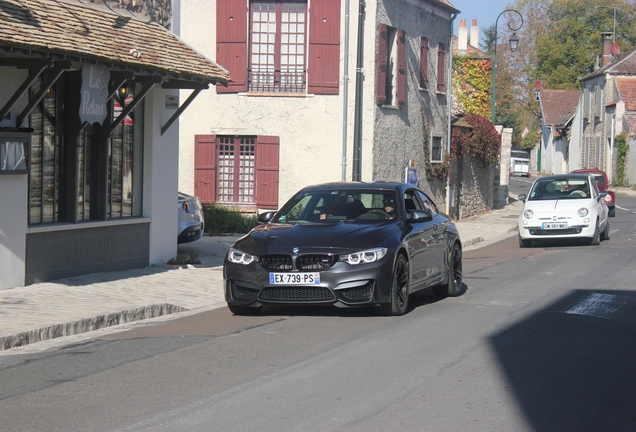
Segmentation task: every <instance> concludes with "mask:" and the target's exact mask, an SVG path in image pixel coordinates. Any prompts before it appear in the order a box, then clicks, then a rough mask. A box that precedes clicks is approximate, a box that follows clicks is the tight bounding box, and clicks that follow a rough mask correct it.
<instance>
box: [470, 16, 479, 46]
mask: <svg viewBox="0 0 636 432" xmlns="http://www.w3.org/2000/svg"><path fill="white" fill-rule="evenodd" d="M470 45H471V46H473V47H475V48H477V49H479V27H478V26H477V20H476V19H474V20H473V25H472V27H471V28H470Z"/></svg>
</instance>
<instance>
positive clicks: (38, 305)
mask: <svg viewBox="0 0 636 432" xmlns="http://www.w3.org/2000/svg"><path fill="white" fill-rule="evenodd" d="M634 193H635V194H636V192H634ZM521 207H522V203H521V202H519V201H514V202H513V203H511V204H510V205H508V206H507V207H506V208H505V209H502V210H495V211H493V212H490V213H487V214H483V215H480V216H478V217H473V218H468V219H466V220H462V221H459V222H456V226H457V228H458V230H459V233H460V236H461V238H462V243H463V245H464V250H466V251H467V250H471V249H476V248H479V247H483V246H486V245H488V244H491V243H494V242H497V241H499V240H502V239H504V238H506V237H510V236H512V235H515V232H516V227H517V216H518V215H519V213H520V211H521ZM238 237H239V236H211V237H208V236H206V237H204V238H202V239H201V240H198V241H195V242H192V243H186V244H183V245H179V248H178V249H179V252H180V253H182V252H193V253H196V254H197V255H198V258H199V259H200V260H201V263H202V265H201V266H197V267H192V268H184V269H172V268H168V267H167V266H165V268H164V267H163V266H159V267H154V266H153V267H146V268H141V269H134V270H127V271H120V272H111V273H96V274H90V275H84V276H78V277H72V278H67V279H61V280H57V281H53V282H45V283H38V284H34V285H29V286H26V287H18V288H13V289H7V290H0V353H3V352H4V353H5V354H9V353H11V352H15V353H16V354H17V353H18V352H21V351H23V350H24V349H25V348H28V347H30V348H32V349H35V350H41V349H46V348H49V347H50V346H55V344H54V343H53V342H54V340H55V339H56V338H60V337H74V338H76V339H77V340H82V338H83V339H89V338H94V337H97V336H99V334H98V333H96V332H95V331H97V330H99V331H102V332H104V331H108V330H110V331H114V330H117V331H119V330H120V329H122V328H126V326H130V323H133V322H136V321H140V320H147V319H152V318H156V317H163V319H166V316H167V315H170V314H175V315H174V316H175V317H178V316H183V314H186V313H199V312H202V311H205V310H210V309H215V308H219V307H225V299H224V294H223V271H222V265H223V259H224V257H225V254H226V253H227V251H228V249H229V247H230V245H231V244H232V243H233V242H234V241H235V240H236V239H237V238H238ZM114 326H118V327H117V328H114ZM106 329H108V330H106ZM88 332H91V333H88ZM76 335H81V336H76ZM56 342H57V343H58V344H60V342H62V341H60V340H57V341H56ZM64 342H68V340H64ZM33 344H35V345H33ZM24 345H28V347H22V346H24ZM16 347H18V348H16ZM20 347H21V348H20ZM10 348H13V349H11V350H9V349H10ZM3 350H9V351H3Z"/></svg>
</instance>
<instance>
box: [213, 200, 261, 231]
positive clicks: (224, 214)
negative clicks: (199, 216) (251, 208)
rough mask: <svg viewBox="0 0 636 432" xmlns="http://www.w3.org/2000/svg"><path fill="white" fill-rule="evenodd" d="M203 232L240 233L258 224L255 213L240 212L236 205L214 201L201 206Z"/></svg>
mask: <svg viewBox="0 0 636 432" xmlns="http://www.w3.org/2000/svg"><path fill="white" fill-rule="evenodd" d="M203 217H204V218H205V232H206V233H208V234H242V233H247V232H249V231H250V230H251V229H252V228H254V227H255V226H257V225H258V222H257V221H256V218H257V216H256V214H255V213H242V212H241V211H240V210H239V209H238V208H236V207H231V208H228V207H225V206H223V205H220V204H218V203H216V202H214V203H212V204H210V205H207V206H204V207H203Z"/></svg>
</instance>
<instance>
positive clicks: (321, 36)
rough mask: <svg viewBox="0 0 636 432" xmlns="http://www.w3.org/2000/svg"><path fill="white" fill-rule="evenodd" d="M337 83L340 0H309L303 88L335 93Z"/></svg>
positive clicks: (338, 70)
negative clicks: (307, 47) (305, 73)
mask: <svg viewBox="0 0 636 432" xmlns="http://www.w3.org/2000/svg"><path fill="white" fill-rule="evenodd" d="M339 84H340V0H313V1H312V2H311V10H310V11H309V67H308V77H307V91H308V92H309V93H314V94H331V95H335V94H338V91H339Z"/></svg>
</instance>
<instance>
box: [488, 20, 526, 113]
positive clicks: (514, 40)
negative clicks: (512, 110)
mask: <svg viewBox="0 0 636 432" xmlns="http://www.w3.org/2000/svg"><path fill="white" fill-rule="evenodd" d="M507 12H513V13H516V14H517V15H519V19H520V20H521V22H520V23H519V25H518V26H517V25H516V24H517V20H516V18H514V17H513V18H511V19H510V20H509V21H508V28H509V29H510V30H511V31H512V35H511V36H510V39H509V40H508V41H509V42H510V51H512V52H515V51H516V50H517V46H519V37H518V36H517V33H516V32H517V31H519V29H520V28H521V27H522V26H523V17H522V16H521V14H520V13H519V12H518V11H516V10H514V9H506V10H505V11H503V12H502V13H500V14H499V16H497V20H496V21H495V56H494V57H495V60H494V62H493V73H492V104H491V116H492V119H491V120H492V122H493V124H494V123H495V112H496V108H495V105H496V100H497V99H496V94H497V26H498V23H499V17H501V16H502V15H503V14H505V13H507Z"/></svg>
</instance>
